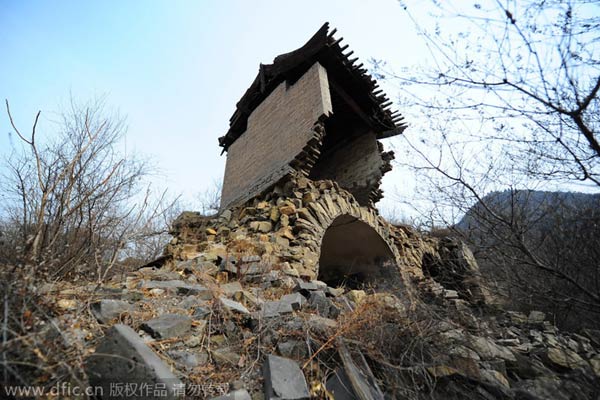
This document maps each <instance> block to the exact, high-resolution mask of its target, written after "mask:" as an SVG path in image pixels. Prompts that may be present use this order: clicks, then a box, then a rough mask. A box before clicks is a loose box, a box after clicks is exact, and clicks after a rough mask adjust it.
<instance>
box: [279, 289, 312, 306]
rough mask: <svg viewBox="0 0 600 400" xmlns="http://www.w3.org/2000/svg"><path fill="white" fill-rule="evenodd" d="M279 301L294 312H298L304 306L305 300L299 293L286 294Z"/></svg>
mask: <svg viewBox="0 0 600 400" xmlns="http://www.w3.org/2000/svg"><path fill="white" fill-rule="evenodd" d="M280 301H282V302H285V303H288V304H289V305H290V306H291V307H292V309H294V310H300V309H301V308H302V307H303V306H304V304H306V298H305V297H304V296H302V295H301V294H300V293H291V294H286V295H284V296H283V297H281V299H280Z"/></svg>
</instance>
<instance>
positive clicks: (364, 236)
mask: <svg viewBox="0 0 600 400" xmlns="http://www.w3.org/2000/svg"><path fill="white" fill-rule="evenodd" d="M319 279H320V280H322V281H324V282H326V283H327V284H328V285H329V286H333V287H337V286H346V287H348V288H350V289H363V288H367V287H376V288H382V287H387V288H390V289H391V288H398V285H399V284H400V282H401V279H400V273H399V271H398V267H397V264H396V260H395V258H394V254H393V253H392V251H391V250H390V248H389V246H388V245H387V243H386V242H385V241H384V240H383V238H382V237H381V236H380V235H379V234H378V233H377V231H376V230H375V229H373V228H372V227H371V226H369V225H368V224H366V223H364V222H362V221H360V220H358V219H357V218H356V217H353V216H351V215H341V216H339V217H337V218H336V219H335V220H333V222H332V223H331V225H330V226H329V228H327V230H326V231H325V235H324V236H323V241H322V243H321V255H320V257H319Z"/></svg>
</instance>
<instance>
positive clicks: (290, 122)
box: [221, 63, 332, 209]
mask: <svg viewBox="0 0 600 400" xmlns="http://www.w3.org/2000/svg"><path fill="white" fill-rule="evenodd" d="M331 113H332V105H331V97H330V93H329V83H328V80H327V71H326V70H325V68H323V67H322V66H321V65H320V64H319V63H315V64H314V65H313V66H312V67H311V68H310V69H309V70H308V71H307V72H306V73H305V74H304V75H303V76H302V77H301V78H300V79H299V80H298V81H297V82H296V83H294V84H293V85H291V86H289V85H288V84H287V82H283V83H281V84H280V85H279V86H278V87H277V88H275V90H274V91H273V92H272V93H271V94H270V95H269V96H268V97H267V98H266V99H265V100H264V101H263V102H262V103H261V104H260V105H259V106H258V107H257V108H256V109H255V110H254V111H253V112H252V114H251V115H250V117H249V118H248V127H247V130H246V132H244V134H243V135H241V136H240V137H239V138H238V139H237V140H236V141H235V142H234V143H233V144H232V145H231V146H230V147H229V149H228V154H227V164H226V167H225V177H224V180H223V192H222V196H221V208H222V209H225V208H227V207H229V206H230V205H232V204H239V203H241V202H243V201H245V200H247V199H249V198H251V197H252V196H254V195H257V194H258V193H260V192H262V191H263V190H265V189H266V188H267V187H268V186H270V185H272V184H273V183H274V182H277V181H278V180H279V179H281V178H282V177H283V176H284V175H286V174H287V173H289V172H291V171H292V168H291V167H290V166H289V164H290V162H292V161H293V160H294V158H295V157H296V156H297V155H298V154H299V153H301V152H302V149H303V148H304V146H305V145H306V143H307V142H308V141H309V139H310V138H311V137H312V136H313V135H314V132H313V127H314V125H315V124H316V123H317V122H318V121H319V120H320V119H321V118H322V117H323V116H327V115H329V114H331Z"/></svg>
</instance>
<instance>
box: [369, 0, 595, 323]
mask: <svg viewBox="0 0 600 400" xmlns="http://www.w3.org/2000/svg"><path fill="white" fill-rule="evenodd" d="M401 5H402V7H403V9H404V10H405V15H406V16H407V17H408V18H409V19H410V20H411V21H412V22H413V23H414V27H415V29H417V30H418V32H419V34H420V35H421V37H422V38H423V39H424V41H423V43H424V46H426V48H427V49H428V50H429V53H430V56H431V57H430V60H429V61H430V63H429V64H428V65H427V66H426V67H423V66H416V67H412V68H406V69H405V70H402V71H400V72H398V73H394V72H393V71H391V70H390V69H389V68H388V67H387V66H386V65H385V64H384V63H381V62H377V61H375V62H374V70H375V73H376V74H377V75H378V76H379V78H384V79H386V80H387V81H388V82H390V83H394V84H396V85H398V87H399V89H400V93H401V98H400V101H401V102H402V103H404V104H405V105H406V110H407V114H409V117H410V115H411V114H412V116H413V119H414V120H415V121H417V122H416V123H415V124H413V129H412V133H411V130H409V131H407V133H406V134H405V136H404V138H403V139H404V141H403V142H402V144H401V146H402V148H404V149H405V151H406V154H407V156H406V157H405V160H408V161H406V162H405V164H406V165H407V166H409V167H410V168H412V169H413V170H414V171H415V172H416V173H417V174H418V175H419V179H418V181H419V183H420V185H419V186H418V190H420V191H421V193H422V195H423V196H424V197H426V198H427V200H428V204H429V206H430V207H429V208H428V210H427V211H425V212H424V217H425V219H427V220H428V221H430V223H431V224H432V225H433V224H437V225H450V226H453V225H454V224H455V223H456V222H458V220H459V219H460V218H461V216H462V215H464V214H465V213H466V212H468V211H469V210H471V207H472V206H474V205H475V204H476V210H475V211H472V212H471V215H472V216H473V217H474V218H476V219H477V227H478V232H476V233H478V234H479V235H480V236H481V235H482V234H483V233H485V235H486V240H485V241H483V240H475V236H470V237H469V238H471V239H472V240H471V243H472V244H474V245H478V246H479V249H478V250H479V251H478V252H477V254H479V256H480V259H481V257H483V256H485V257H487V260H488V261H489V260H493V261H494V262H495V264H496V266H497V267H498V268H497V269H496V272H497V274H496V275H495V276H496V277H498V276H499V275H501V274H510V275H511V276H513V277H515V279H512V280H511V282H512V283H520V286H519V288H520V289H521V293H525V292H527V293H534V294H536V295H537V296H538V297H537V300H542V299H543V298H546V299H554V300H556V302H557V303H558V302H563V303H564V302H565V301H566V302H569V303H570V304H575V306H576V307H580V308H581V309H585V310H588V311H593V312H595V313H598V312H600V308H599V306H600V288H599V287H598V284H597V282H598V279H599V278H600V276H599V275H598V271H597V267H596V265H597V264H596V261H595V260H597V255H596V254H595V251H593V248H594V247H593V246H595V245H596V244H595V242H594V240H593V236H592V237H589V238H587V239H584V238H582V237H581V236H577V237H579V242H574V241H573V240H571V239H572V237H570V236H569V235H571V236H572V235H573V226H578V227H579V228H580V229H586V230H587V231H588V232H593V231H594V228H593V227H594V226H595V225H594V224H596V223H597V222H594V221H595V220H593V218H592V219H590V220H589V221H588V222H590V224H591V225H586V226H585V227H582V226H581V224H579V223H577V222H578V221H579V222H581V221H583V220H582V219H581V218H582V217H583V216H584V214H583V213H577V214H573V213H571V214H565V212H566V211H565V207H556V206H554V207H544V206H543V205H541V204H538V207H536V208H534V209H533V210H532V209H530V208H527V204H528V202H527V201H526V200H524V199H523V198H522V196H521V198H520V197H519V195H518V193H527V191H524V190H525V189H537V188H543V189H544V188H552V189H556V188H562V189H564V188H567V189H569V188H571V189H572V188H582V187H583V188H585V190H588V191H597V190H598V188H599V187H600V145H599V140H600V138H599V137H598V128H599V127H600V107H599V105H600V101H599V99H598V91H599V90H600V17H599V15H600V14H599V11H600V5H599V4H598V3H597V2H591V1H586V0H571V1H534V0H531V1H524V2H517V1H511V0H509V1H506V2H500V1H481V2H475V3H471V4H468V5H467V4H466V3H464V2H460V3H459V2H438V1H432V2H431V3H430V6H429V7H427V6H425V5H424V4H423V2H418V3H417V2H414V1H409V0H407V1H401ZM415 105H416V107H415ZM411 106H412V110H411V108H410V107H411ZM419 130H421V132H422V133H419V132H418V131H419ZM397 150H400V151H401V149H397ZM494 190H501V191H502V190H509V192H510V193H512V194H513V196H512V197H511V198H510V199H509V200H508V204H509V205H510V207H508V208H506V207H505V205H502V206H500V205H498V204H494V202H493V201H492V199H493V197H486V194H487V193H489V192H491V191H494ZM540 211H543V214H544V217H543V218H545V220H546V221H548V220H552V221H553V223H552V232H550V233H551V234H548V232H546V234H545V235H542V233H541V231H540V229H539V225H538V222H539V218H541V217H540V214H539V212H540ZM463 233H464V232H463ZM479 239H481V237H480V238H479ZM584 249H585V251H584ZM532 271H536V274H535V275H531V273H532ZM533 276H535V277H536V279H531V278H532V277H533ZM537 278H539V279H537ZM550 281H552V282H553V283H552V285H549V286H548V285H547V283H548V282H550ZM561 288H562V289H561ZM563 289H564V290H563ZM575 293H576V295H574V294H575ZM537 303H538V305H539V303H540V301H537Z"/></svg>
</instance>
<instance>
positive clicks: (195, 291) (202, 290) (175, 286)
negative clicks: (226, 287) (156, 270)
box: [141, 281, 212, 300]
mask: <svg viewBox="0 0 600 400" xmlns="http://www.w3.org/2000/svg"><path fill="white" fill-rule="evenodd" d="M141 288H142V289H163V290H169V289H171V290H175V291H177V293H178V294H187V295H195V296H198V297H199V298H200V299H201V300H210V299H212V292H211V291H210V290H209V289H208V288H206V287H204V286H202V285H198V284H195V283H187V282H184V281H147V282H142V284H141Z"/></svg>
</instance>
